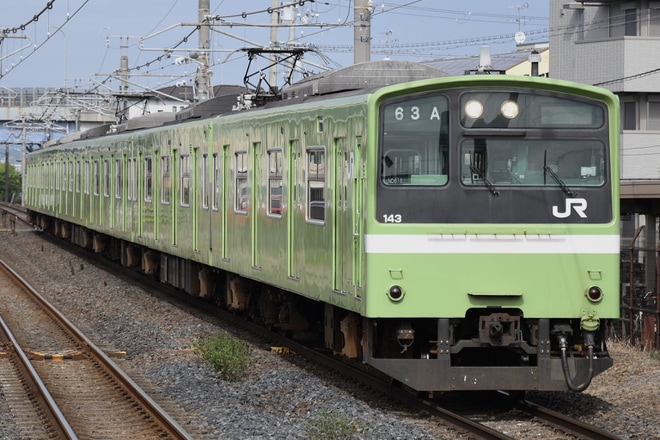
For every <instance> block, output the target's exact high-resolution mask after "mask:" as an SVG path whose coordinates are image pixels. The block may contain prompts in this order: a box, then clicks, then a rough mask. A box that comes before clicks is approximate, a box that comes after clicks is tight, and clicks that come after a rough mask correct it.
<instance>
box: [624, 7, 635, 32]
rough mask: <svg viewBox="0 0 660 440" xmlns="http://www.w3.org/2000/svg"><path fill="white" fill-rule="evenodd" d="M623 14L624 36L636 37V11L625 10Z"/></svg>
mask: <svg viewBox="0 0 660 440" xmlns="http://www.w3.org/2000/svg"><path fill="white" fill-rule="evenodd" d="M624 13H625V16H626V18H625V20H626V22H625V26H624V35H626V36H635V35H637V9H626V10H625V11H624Z"/></svg>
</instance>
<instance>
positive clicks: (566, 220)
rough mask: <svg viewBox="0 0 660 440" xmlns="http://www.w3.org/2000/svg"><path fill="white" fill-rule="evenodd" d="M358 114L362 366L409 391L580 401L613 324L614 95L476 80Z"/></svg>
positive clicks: (428, 84) (393, 98)
mask: <svg viewBox="0 0 660 440" xmlns="http://www.w3.org/2000/svg"><path fill="white" fill-rule="evenodd" d="M370 113H371V119H370V121H369V123H370V127H371V131H370V135H372V136H371V137H372V139H375V140H376V141H375V142H373V143H371V144H370V146H369V148H370V151H368V155H369V158H370V159H371V158H375V159H376V160H373V161H370V163H371V166H370V167H369V168H368V170H367V181H368V182H369V184H368V185H367V188H368V189H367V191H368V194H367V197H366V198H365V199H366V200H367V201H368V202H367V203H368V206H367V209H366V213H367V215H366V219H365V222H366V226H365V236H364V250H365V255H366V258H365V261H366V263H365V264H366V267H365V269H366V270H365V273H366V283H365V287H366V290H367V295H366V304H365V310H366V312H365V318H366V319H365V323H366V329H365V330H366V331H365V336H366V337H365V344H364V352H365V353H364V355H365V360H366V362H367V363H369V364H370V365H372V366H374V367H376V368H378V369H379V370H381V371H384V372H386V373H387V374H388V375H390V376H391V377H393V378H394V379H395V380H398V381H400V382H401V383H404V384H406V385H407V386H409V387H411V388H413V389H417V390H426V391H442V390H486V389H492V390H495V389H500V390H567V389H571V390H575V391H582V390H584V389H585V388H586V387H587V386H588V385H589V383H590V381H591V379H592V378H593V377H594V376H595V375H597V374H599V373H601V372H602V371H604V370H606V369H607V368H609V367H610V366H611V365H612V359H611V358H610V357H609V355H608V352H607V348H606V346H605V336H606V326H607V322H608V320H609V319H612V318H617V317H618V314H619V247H620V244H619V208H618V200H619V187H618V184H619V175H618V154H619V148H618V136H619V126H618V123H619V113H618V101H617V99H616V97H615V96H614V95H612V94H611V93H609V92H607V91H604V90H601V89H597V88H594V87H588V86H581V85H576V84H572V83H566V82H561V81H556V80H547V79H541V78H525V77H504V76H489V75H479V76H466V77H455V78H442V79H436V80H428V81H420V82H416V83H409V84H401V85H396V86H391V87H388V88H385V89H382V90H381V91H379V92H378V93H376V94H374V95H373V97H372V101H371V103H370Z"/></svg>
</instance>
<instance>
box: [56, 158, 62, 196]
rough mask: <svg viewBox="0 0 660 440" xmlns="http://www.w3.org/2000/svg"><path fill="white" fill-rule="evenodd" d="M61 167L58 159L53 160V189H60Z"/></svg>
mask: <svg viewBox="0 0 660 440" xmlns="http://www.w3.org/2000/svg"><path fill="white" fill-rule="evenodd" d="M61 167H62V164H61V163H60V162H59V161H57V162H55V169H54V172H55V191H58V190H59V189H60V179H61V178H62V172H61V171H60V168H61Z"/></svg>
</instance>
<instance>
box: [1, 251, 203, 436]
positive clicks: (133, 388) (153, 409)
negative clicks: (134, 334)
mask: <svg viewBox="0 0 660 440" xmlns="http://www.w3.org/2000/svg"><path fill="white" fill-rule="evenodd" d="M0 264H1V265H2V267H3V269H4V270H5V271H7V272H8V273H10V274H11V276H13V277H14V278H15V279H16V280H18V281H19V282H20V283H21V284H22V285H23V286H24V287H25V288H26V289H27V290H28V291H29V292H30V294H31V295H32V296H33V298H34V299H35V300H36V301H37V302H38V303H39V304H40V305H41V306H42V307H43V308H44V311H45V312H46V313H47V314H48V315H50V316H51V317H52V318H53V319H55V320H56V321H58V322H60V323H61V324H62V325H63V326H64V328H65V329H66V330H67V331H68V332H70V334H71V335H73V337H75V338H77V339H78V340H79V341H81V342H82V344H83V345H84V346H86V347H87V348H88V349H89V351H90V353H91V354H92V355H93V356H94V357H95V358H96V359H97V360H98V361H99V363H100V364H101V365H102V366H103V368H104V369H105V371H106V372H107V373H108V374H109V375H110V376H111V377H112V378H113V379H114V380H115V381H116V382H117V383H119V384H121V385H122V386H124V387H125V388H126V389H127V391H128V392H129V393H130V394H131V396H132V397H134V398H135V399H136V400H137V402H138V403H139V404H140V405H142V407H143V408H144V409H146V410H147V411H148V412H149V415H150V416H151V417H153V419H154V420H156V421H157V422H158V423H159V424H160V426H161V427H163V429H165V430H166V431H167V432H168V433H169V434H170V435H172V436H173V437H174V438H177V439H186V440H188V439H190V440H192V439H193V437H192V436H191V435H190V434H188V433H187V432H186V431H185V429H183V427H181V426H180V425H179V424H178V423H177V422H176V421H175V420H174V419H173V418H172V417H171V416H170V415H169V414H167V413H166V412H165V411H164V410H163V409H162V408H161V407H160V405H158V403H156V402H155V401H154V400H153V399H152V398H151V397H150V396H149V395H148V394H147V393H146V392H145V391H144V390H142V388H140V386H139V385H137V384H136V383H135V382H134V381H133V380H132V379H131V378H130V377H129V376H128V375H127V374H126V373H124V371H123V370H121V369H120V368H119V366H118V365H117V364H116V363H115V362H114V361H113V360H112V359H110V357H109V356H108V355H107V354H105V352H104V351H103V350H101V349H100V348H99V347H98V346H97V345H96V344H94V342H92V341H91V340H90V339H89V338H88V337H87V336H85V335H84V334H83V333H82V332H80V330H78V328H76V326H75V325H74V324H73V323H72V322H71V321H69V320H68V319H67V318H66V317H65V316H64V315H62V314H61V313H60V312H59V311H58V310H57V309H56V308H55V307H53V306H52V305H51V304H50V303H49V302H48V300H46V299H45V298H44V297H43V296H42V295H41V294H40V293H39V292H37V291H36V290H35V289H34V288H33V287H32V286H31V285H30V284H29V283H28V282H27V281H26V280H25V279H24V278H23V277H21V276H20V275H19V274H18V273H17V272H16V271H15V270H13V269H12V268H11V267H9V266H8V265H7V263H6V262H5V261H4V260H2V259H0Z"/></svg>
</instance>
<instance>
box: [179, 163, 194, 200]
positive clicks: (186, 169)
mask: <svg viewBox="0 0 660 440" xmlns="http://www.w3.org/2000/svg"><path fill="white" fill-rule="evenodd" d="M180 158H181V160H180V162H179V168H180V173H179V174H180V175H181V178H180V180H181V181H180V186H181V206H184V207H188V206H190V191H191V188H190V187H191V181H190V155H189V154H182V155H181V156H180Z"/></svg>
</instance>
